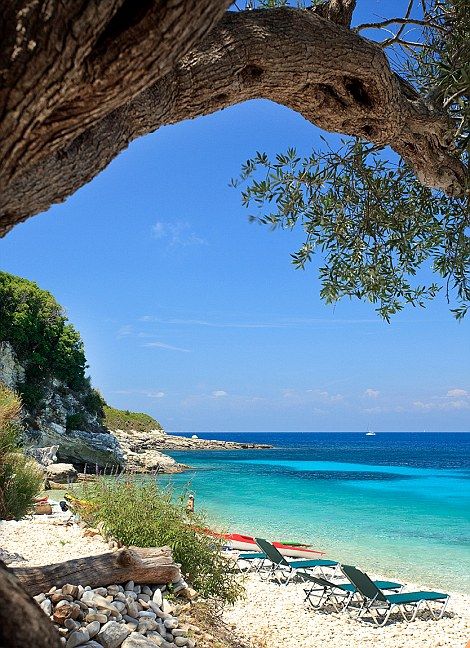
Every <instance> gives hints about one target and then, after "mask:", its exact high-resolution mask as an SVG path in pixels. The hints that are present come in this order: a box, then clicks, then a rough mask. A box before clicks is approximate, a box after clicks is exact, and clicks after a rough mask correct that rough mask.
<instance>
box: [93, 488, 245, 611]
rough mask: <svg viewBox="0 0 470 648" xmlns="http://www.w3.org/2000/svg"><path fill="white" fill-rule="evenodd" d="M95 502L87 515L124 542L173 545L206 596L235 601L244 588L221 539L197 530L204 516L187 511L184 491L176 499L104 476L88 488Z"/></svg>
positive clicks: (188, 575) (188, 576) (158, 490)
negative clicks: (188, 513)
mask: <svg viewBox="0 0 470 648" xmlns="http://www.w3.org/2000/svg"><path fill="white" fill-rule="evenodd" d="M84 497H85V499H86V500H87V501H89V502H91V503H92V505H93V506H91V507H90V506H89V507H87V509H86V512H84V513H82V515H83V517H85V518H86V519H87V521H88V522H90V523H92V524H97V523H98V522H102V523H103V525H104V528H105V530H106V532H107V533H108V534H109V535H112V536H114V537H115V538H117V539H118V540H120V541H121V542H122V543H123V544H124V545H135V546H138V547H155V546H165V545H167V546H169V547H171V549H172V552H173V558H174V560H175V561H176V562H178V563H180V564H181V570H182V573H183V575H184V577H185V578H186V579H187V580H188V581H189V582H191V584H192V585H193V587H194V588H195V589H196V590H197V591H198V592H199V593H200V594H202V595H203V596H205V597H208V598H215V599H218V600H220V601H223V602H227V603H233V602H234V601H235V600H236V599H237V598H238V597H239V596H240V595H241V594H242V593H243V589H242V587H241V585H240V582H239V577H238V575H237V574H236V573H235V572H234V570H233V567H232V565H231V564H230V563H229V562H228V561H227V559H226V558H225V557H224V556H223V555H222V553H221V548H222V541H220V540H217V539H214V538H211V537H209V536H206V535H204V534H202V533H200V532H199V531H198V529H202V528H204V527H205V526H206V523H205V519H204V516H203V515H200V514H197V515H195V514H192V515H191V516H190V518H188V515H187V513H186V510H185V499H186V498H185V495H182V496H181V497H180V498H178V499H175V498H174V497H173V492H172V490H171V489H169V488H166V489H161V488H160V487H159V486H158V484H157V483H156V482H155V481H153V480H152V481H150V480H147V481H143V480H142V479H140V480H139V479H138V478H136V477H132V478H130V477H129V476H126V477H117V478H108V479H106V478H103V479H100V480H98V481H97V482H95V483H91V484H86V485H85V486H84Z"/></svg>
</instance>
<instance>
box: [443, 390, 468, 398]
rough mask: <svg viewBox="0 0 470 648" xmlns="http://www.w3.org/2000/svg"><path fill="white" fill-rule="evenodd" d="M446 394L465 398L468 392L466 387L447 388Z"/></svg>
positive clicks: (451, 396)
mask: <svg viewBox="0 0 470 648" xmlns="http://www.w3.org/2000/svg"><path fill="white" fill-rule="evenodd" d="M446 396H449V397H450V398H467V397H469V396H470V393H469V392H468V391H467V390H466V389H449V391H448V392H447V394H446Z"/></svg>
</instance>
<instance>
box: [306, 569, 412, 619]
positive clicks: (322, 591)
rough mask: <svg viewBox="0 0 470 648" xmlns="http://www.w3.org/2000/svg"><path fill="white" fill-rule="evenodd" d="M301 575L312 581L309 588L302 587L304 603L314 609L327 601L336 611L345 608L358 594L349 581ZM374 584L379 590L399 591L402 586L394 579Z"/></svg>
mask: <svg viewBox="0 0 470 648" xmlns="http://www.w3.org/2000/svg"><path fill="white" fill-rule="evenodd" d="M303 577H304V579H305V580H307V581H310V582H311V583H312V585H311V587H310V588H305V589H304V592H305V599H304V603H305V602H306V601H308V602H309V603H310V605H311V606H312V607H314V608H316V609H319V608H321V607H323V605H326V604H327V603H331V605H333V607H334V608H335V610H336V611H337V612H339V611H340V610H347V608H348V607H349V605H350V603H352V601H353V600H354V598H355V597H357V595H358V591H357V587H356V586H355V585H353V584H352V583H351V582H349V583H334V582H333V581H330V580H327V579H326V578H322V577H320V576H314V575H312V574H307V573H306V574H304V576H303ZM374 584H375V585H376V587H378V588H379V589H381V590H392V591H395V592H399V591H400V590H401V589H402V588H403V585H402V584H401V583H395V582H394V581H374ZM359 596H360V594H359Z"/></svg>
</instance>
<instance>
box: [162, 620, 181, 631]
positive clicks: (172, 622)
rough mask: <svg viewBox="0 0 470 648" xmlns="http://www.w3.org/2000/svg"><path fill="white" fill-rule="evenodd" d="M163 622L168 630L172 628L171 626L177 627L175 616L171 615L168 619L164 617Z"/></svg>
mask: <svg viewBox="0 0 470 648" xmlns="http://www.w3.org/2000/svg"><path fill="white" fill-rule="evenodd" d="M163 624H164V626H165V628H167V629H168V630H172V629H173V628H177V627H178V619H176V618H175V617H171V618H170V619H165V621H164V622H163Z"/></svg>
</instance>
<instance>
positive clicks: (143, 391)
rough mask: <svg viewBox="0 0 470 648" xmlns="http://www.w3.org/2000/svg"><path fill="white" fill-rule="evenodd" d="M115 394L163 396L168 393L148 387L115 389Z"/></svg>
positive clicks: (148, 396) (149, 396)
mask: <svg viewBox="0 0 470 648" xmlns="http://www.w3.org/2000/svg"><path fill="white" fill-rule="evenodd" d="M113 394H124V395H130V394H139V395H141V396H147V398H163V397H164V396H165V395H166V394H165V392H163V391H152V390H148V389H116V390H114V391H113Z"/></svg>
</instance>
